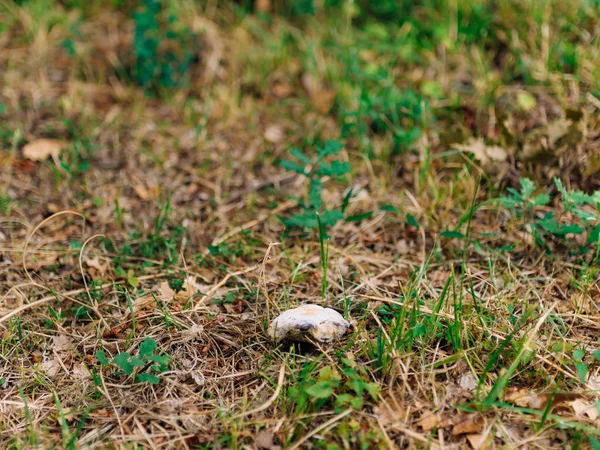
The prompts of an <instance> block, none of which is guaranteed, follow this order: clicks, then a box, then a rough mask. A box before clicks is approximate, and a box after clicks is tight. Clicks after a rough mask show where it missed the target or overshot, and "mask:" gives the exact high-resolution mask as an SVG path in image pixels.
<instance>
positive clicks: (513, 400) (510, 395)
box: [504, 388, 530, 408]
mask: <svg viewBox="0 0 600 450" xmlns="http://www.w3.org/2000/svg"><path fill="white" fill-rule="evenodd" d="M529 397H530V392H529V390H528V389H518V388H508V389H507V391H506V395H505V396H504V401H505V402H507V403H510V404H512V405H515V406H520V407H521V408H525V407H527V406H529Z"/></svg>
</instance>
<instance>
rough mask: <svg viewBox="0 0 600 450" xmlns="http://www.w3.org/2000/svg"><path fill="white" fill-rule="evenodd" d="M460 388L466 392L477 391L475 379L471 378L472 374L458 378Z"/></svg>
mask: <svg viewBox="0 0 600 450" xmlns="http://www.w3.org/2000/svg"><path fill="white" fill-rule="evenodd" d="M459 384H460V387H461V388H463V389H466V390H467V391H474V390H475V389H477V385H478V382H477V379H476V378H475V377H474V376H473V374H472V373H468V374H466V375H463V376H462V377H460V383H459Z"/></svg>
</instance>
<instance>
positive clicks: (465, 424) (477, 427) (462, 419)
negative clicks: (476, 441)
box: [450, 414, 485, 436]
mask: <svg viewBox="0 0 600 450" xmlns="http://www.w3.org/2000/svg"><path fill="white" fill-rule="evenodd" d="M484 426H485V419H484V418H483V417H481V416H479V415H477V414H464V415H462V416H459V417H458V418H457V420H455V421H454V426H453V427H452V431H450V433H451V434H452V435H454V436H457V435H459V434H472V433H479V432H480V431H481V430H483V427H484Z"/></svg>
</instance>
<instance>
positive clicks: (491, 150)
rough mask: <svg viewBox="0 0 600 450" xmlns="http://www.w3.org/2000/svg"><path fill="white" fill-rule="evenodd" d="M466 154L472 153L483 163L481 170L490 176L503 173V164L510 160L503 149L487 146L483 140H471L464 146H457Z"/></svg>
mask: <svg viewBox="0 0 600 450" xmlns="http://www.w3.org/2000/svg"><path fill="white" fill-rule="evenodd" d="M456 148H457V149H459V150H460V151H463V152H465V153H471V154H473V156H474V157H475V159H476V160H477V161H479V162H480V163H481V168H482V169H483V170H484V172H485V173H487V174H489V175H497V174H499V173H500V172H501V171H502V163H504V162H505V161H506V159H507V158H508V152H507V151H506V150H504V149H503V148H502V147H498V146H495V145H486V143H485V142H484V140H483V139H482V138H478V139H474V138H471V139H469V141H467V143H466V144H464V145H458V146H456Z"/></svg>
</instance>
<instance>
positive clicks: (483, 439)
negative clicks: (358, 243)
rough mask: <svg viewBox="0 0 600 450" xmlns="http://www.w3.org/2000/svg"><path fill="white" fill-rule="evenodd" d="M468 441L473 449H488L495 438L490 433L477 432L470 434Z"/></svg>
mask: <svg viewBox="0 0 600 450" xmlns="http://www.w3.org/2000/svg"><path fill="white" fill-rule="evenodd" d="M467 441H469V445H470V446H471V447H472V448H473V450H486V449H488V448H490V447H491V445H492V442H493V441H494V438H493V436H492V435H491V434H490V433H485V434H483V433H475V434H468V435H467Z"/></svg>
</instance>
